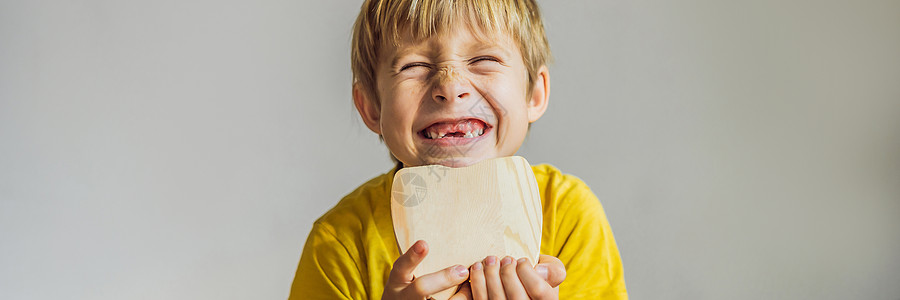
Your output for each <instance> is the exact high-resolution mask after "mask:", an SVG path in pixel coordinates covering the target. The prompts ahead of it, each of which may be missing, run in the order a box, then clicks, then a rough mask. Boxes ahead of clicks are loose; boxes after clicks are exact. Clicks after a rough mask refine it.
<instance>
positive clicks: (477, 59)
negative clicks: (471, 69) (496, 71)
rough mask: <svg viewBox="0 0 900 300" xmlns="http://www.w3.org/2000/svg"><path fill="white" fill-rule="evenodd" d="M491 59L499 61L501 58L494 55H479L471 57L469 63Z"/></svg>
mask: <svg viewBox="0 0 900 300" xmlns="http://www.w3.org/2000/svg"><path fill="white" fill-rule="evenodd" d="M490 61H493V62H498V63H499V62H500V59H498V58H496V57H493V56H479V57H476V58H473V59H470V60H469V64H475V63H479V62H490Z"/></svg>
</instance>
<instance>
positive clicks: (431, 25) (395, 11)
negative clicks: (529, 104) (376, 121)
mask: <svg viewBox="0 0 900 300" xmlns="http://www.w3.org/2000/svg"><path fill="white" fill-rule="evenodd" d="M459 22H462V23H459ZM458 25H468V26H472V28H473V29H480V30H481V31H482V32H484V33H493V32H497V31H500V32H504V33H506V34H508V35H509V36H510V37H511V38H512V39H513V41H515V42H517V43H518V46H519V50H520V51H521V52H522V57H523V60H524V63H525V68H526V70H527V71H528V87H529V92H530V89H531V88H532V85H533V84H534V79H535V76H536V75H537V72H538V69H539V68H540V67H541V66H544V65H546V64H547V63H549V61H550V45H549V43H548V42H547V37H546V35H545V34H544V24H543V22H542V21H541V15H540V11H539V10H538V5H537V3H535V0H366V1H365V2H364V3H363V5H362V8H361V10H360V12H359V16H358V17H357V18H356V23H355V24H354V25H353V40H352V43H353V44H352V46H351V48H352V50H351V57H350V64H351V68H352V70H353V81H354V83H356V84H360V85H361V86H362V88H363V89H365V91H366V92H368V93H369V95H371V96H372V97H374V98H375V99H377V94H376V93H375V84H376V81H375V80H376V79H375V72H376V68H377V66H378V63H379V55H383V53H380V51H383V49H385V48H386V47H387V46H397V45H399V43H400V42H401V38H402V37H412V38H413V39H416V40H419V39H425V38H429V37H431V36H433V35H435V34H438V33H442V32H445V31H446V30H448V28H451V27H453V26H458ZM376 101H377V100H376Z"/></svg>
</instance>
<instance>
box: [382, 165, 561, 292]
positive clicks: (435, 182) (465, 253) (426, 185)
mask: <svg viewBox="0 0 900 300" xmlns="http://www.w3.org/2000/svg"><path fill="white" fill-rule="evenodd" d="M391 215H392V219H393V224H394V232H395V234H396V235H397V242H398V245H399V246H400V249H401V251H403V252H406V251H407V250H408V249H409V247H410V246H412V244H413V243H415V242H416V241H417V240H425V241H426V242H428V245H429V254H428V255H427V256H426V257H425V260H424V261H423V262H422V263H421V264H419V266H418V267H417V268H416V270H415V272H414V274H415V275H416V276H421V275H424V274H428V273H432V272H435V271H439V270H441V269H444V268H446V267H449V266H452V265H455V264H461V265H463V266H470V265H471V264H473V263H475V262H476V261H480V260H482V259H484V258H485V257H486V256H488V255H495V256H498V257H503V256H507V255H509V256H512V257H514V258H521V257H528V258H530V259H531V261H532V262H534V261H537V258H538V255H539V254H540V253H539V251H540V242H541V228H542V222H543V220H542V217H541V216H542V212H541V198H540V192H539V190H538V186H537V182H536V180H535V178H534V173H533V172H532V170H531V166H530V165H529V164H528V162H527V161H526V160H525V159H524V158H522V157H519V156H512V157H504V158H496V159H490V160H486V161H482V162H479V163H477V164H475V165H471V166H468V167H462V168H448V167H444V166H439V165H432V166H422V167H411V168H403V169H400V170H399V171H397V174H395V175H394V183H393V186H392V192H391ZM454 290H455V289H449V290H446V291H443V292H441V293H439V294H436V295H433V297H434V298H435V299H438V300H442V299H447V298H449V297H450V296H451V295H452V293H453V292H454Z"/></svg>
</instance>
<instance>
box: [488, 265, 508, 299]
mask: <svg viewBox="0 0 900 300" xmlns="http://www.w3.org/2000/svg"><path fill="white" fill-rule="evenodd" d="M484 283H485V286H486V287H487V295H488V299H491V300H495V299H500V300H503V299H506V293H505V292H503V283H502V282H501V281H500V262H499V261H498V259H497V257H495V256H493V255H492V256H488V257H487V258H485V259H484Z"/></svg>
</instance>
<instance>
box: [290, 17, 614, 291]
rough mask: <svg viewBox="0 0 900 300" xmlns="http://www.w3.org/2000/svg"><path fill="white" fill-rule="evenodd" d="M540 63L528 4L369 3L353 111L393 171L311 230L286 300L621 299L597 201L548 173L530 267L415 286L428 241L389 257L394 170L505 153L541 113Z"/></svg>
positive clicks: (486, 267)
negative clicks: (445, 293) (441, 295)
mask: <svg viewBox="0 0 900 300" xmlns="http://www.w3.org/2000/svg"><path fill="white" fill-rule="evenodd" d="M549 58H550V50H549V45H548V43H547V40H546V38H545V35H544V28H543V24H542V22H541V18H540V14H539V11H538V7H537V4H536V3H534V0H505V1H500V0H481V1H480V0H455V1H454V0H445V1H441V0H418V1H417V0H367V1H365V3H364V4H363V6H362V10H361V12H360V15H359V17H358V18H357V20H356V23H355V25H354V33H353V49H352V69H353V74H354V84H353V100H354V103H355V105H356V108H357V110H358V112H359V114H360V116H361V117H362V120H363V121H364V123H365V124H366V126H367V127H368V128H369V129H371V130H372V131H373V132H375V133H376V134H378V135H379V136H380V137H381V138H382V139H383V140H384V143H385V144H386V145H387V147H388V149H389V150H390V152H391V155H392V157H393V158H395V160H396V161H397V167H396V168H394V169H393V170H391V171H390V172H388V173H385V174H383V175H381V176H378V177H376V178H374V179H372V180H370V181H369V182H367V183H365V184H363V185H362V186H360V187H359V188H357V189H356V190H355V191H353V192H352V193H350V194H349V195H347V196H346V197H344V198H343V199H342V200H341V201H340V202H339V203H338V204H337V205H336V206H335V207H334V208H332V209H331V210H330V211H329V212H327V213H326V214H325V215H323V216H322V217H321V218H319V220H317V221H316V222H315V224H314V225H313V228H312V231H311V232H310V234H309V237H308V240H307V242H306V246H305V247H304V249H303V254H302V256H301V258H300V263H299V266H298V269H297V274H296V277H295V279H294V284H293V286H292V288H291V299H378V298H383V299H425V298H428V296H429V295H431V294H434V293H437V292H439V291H441V290H444V289H447V288H450V287H453V286H456V285H459V284H462V286H461V288H460V290H459V292H458V293H457V294H456V295H454V296H453V298H452V299H528V298H532V299H557V298H561V299H627V295H626V291H625V283H624V278H623V273H622V265H621V261H620V258H619V253H618V250H617V248H616V244H615V241H614V239H613V235H612V231H611V229H610V227H609V224H608V222H607V220H606V216H605V214H604V212H603V209H602V207H601V206H600V203H599V201H598V200H597V198H596V196H594V194H593V193H592V192H591V191H590V189H589V188H588V187H587V186H586V185H585V184H584V183H583V182H582V181H581V180H579V179H577V178H575V177H573V176H570V175H563V174H562V173H560V172H559V170H557V169H556V168H554V167H552V166H549V165H537V166H534V167H533V170H534V173H535V177H536V179H537V182H538V185H539V187H540V188H539V189H540V192H541V202H542V208H543V218H544V222H543V224H544V227H543V231H542V240H541V254H542V255H541V257H540V260H539V262H538V264H537V265H536V266H535V267H532V264H531V262H529V261H528V260H527V259H525V258H523V259H519V260H515V259H514V258H511V257H504V258H499V257H493V256H489V257H486V258H485V259H484V260H483V261H481V262H476V263H475V264H473V265H472V266H449V267H448V268H446V269H444V270H442V271H438V272H436V273H432V274H427V275H423V276H421V277H418V278H413V276H412V275H411V273H412V270H413V269H414V268H415V266H416V265H417V264H418V263H419V262H420V261H421V260H422V259H423V258H424V257H425V256H426V255H427V254H428V248H427V244H426V243H425V242H424V241H419V242H416V243H415V244H414V245H413V246H412V247H410V249H408V251H406V252H405V253H403V254H402V255H401V251H404V250H406V249H398V247H397V242H396V238H395V236H394V232H393V227H392V223H391V215H390V203H389V202H390V190H391V183H392V180H393V176H394V173H395V172H396V171H397V169H399V168H402V167H404V166H420V165H429V164H441V165H445V166H450V167H461V166H468V165H471V164H474V163H477V162H479V161H482V160H485V159H490V158H495V157H504V156H511V155H514V154H515V153H516V151H517V150H518V149H519V147H520V146H521V145H522V142H523V141H524V139H525V135H526V133H527V132H528V128H529V126H530V123H532V122H535V121H537V120H538V119H539V118H540V117H541V115H543V113H544V111H545V110H546V108H547V104H548V100H549V88H550V82H549V71H548V70H547V67H546V63H547V61H548V60H549ZM448 217H452V216H448ZM566 274H568V275H566ZM563 279H564V280H563Z"/></svg>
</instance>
